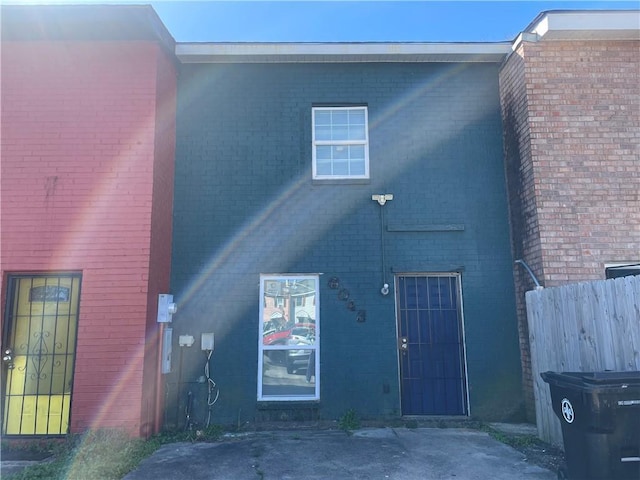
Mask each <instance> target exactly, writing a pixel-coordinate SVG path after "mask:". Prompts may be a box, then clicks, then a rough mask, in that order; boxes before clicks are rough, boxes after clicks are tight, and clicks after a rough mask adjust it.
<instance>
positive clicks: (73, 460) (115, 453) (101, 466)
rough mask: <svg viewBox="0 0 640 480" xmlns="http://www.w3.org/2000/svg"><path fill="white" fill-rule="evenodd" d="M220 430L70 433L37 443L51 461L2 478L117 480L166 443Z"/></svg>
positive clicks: (211, 436) (213, 435) (214, 435)
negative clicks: (143, 435) (134, 435)
mask: <svg viewBox="0 0 640 480" xmlns="http://www.w3.org/2000/svg"><path fill="white" fill-rule="evenodd" d="M221 434H222V429H221V428H220V427H217V426H214V427H210V428H208V429H206V430H198V431H195V432H178V433H163V434H161V435H158V436H154V437H151V438H150V439H148V440H144V439H140V438H131V437H130V436H129V435H127V434H126V433H124V432H122V431H119V430H94V431H89V432H87V433H84V434H82V435H70V436H69V437H67V438H66V439H64V440H62V441H49V442H39V443H38V447H37V450H38V451H39V453H51V454H52V460H50V461H45V462H40V463H38V464H36V465H33V466H31V467H28V468H26V469H24V470H22V471H21V472H18V473H15V474H12V475H3V476H2V478H3V480H45V479H46V480H63V479H64V480H87V479H92V480H120V479H121V478H122V477H123V476H124V475H126V474H127V473H129V472H130V471H131V470H133V469H135V468H136V467H137V466H138V464H139V463H140V462H141V461H142V460H144V459H145V458H147V457H148V456H149V455H151V454H152V453H153V452H155V451H156V450H157V449H158V448H159V447H161V446H162V445H164V444H166V443H173V442H178V441H192V442H195V441H214V440H217V439H218V438H220V435H221ZM26 445H27V444H18V446H12V445H11V443H10V442H6V441H5V442H3V445H2V450H3V451H5V452H6V451H7V450H12V449H16V448H18V449H23V450H24V449H30V448H33V447H28V446H26Z"/></svg>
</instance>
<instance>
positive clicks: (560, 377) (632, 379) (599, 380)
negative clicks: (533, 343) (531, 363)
mask: <svg viewBox="0 0 640 480" xmlns="http://www.w3.org/2000/svg"><path fill="white" fill-rule="evenodd" d="M540 376H541V377H542V379H543V380H544V381H545V382H547V383H557V382H562V383H571V384H574V385H585V384H587V385H594V386H596V385H597V386H620V385H634V386H640V371H630V372H609V371H605V372H562V373H559V372H552V371H549V372H542V373H541V374H540Z"/></svg>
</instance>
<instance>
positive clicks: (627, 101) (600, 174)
mask: <svg viewBox="0 0 640 480" xmlns="http://www.w3.org/2000/svg"><path fill="white" fill-rule="evenodd" d="M638 52H640V42H638V41H602V40H600V41H548V40H543V41H540V42H523V43H521V44H520V45H519V46H518V48H517V49H516V50H515V51H514V53H513V54H512V55H511V56H510V57H509V58H508V59H507V61H506V62H505V64H504V66H503V68H502V70H501V72H500V88H501V102H502V114H503V122H504V132H505V135H504V148H505V162H506V164H505V167H506V176H507V185H508V189H509V203H510V216H511V235H512V248H513V253H514V259H517V258H522V259H524V260H525V261H526V262H527V263H528V264H529V266H530V267H531V268H532V270H533V271H534V273H535V274H536V276H537V277H538V279H539V281H540V282H541V283H542V284H543V285H545V286H547V287H549V286H555V285H560V284H565V283H571V282H578V281H585V280H594V279H603V278H604V264H605V263H609V262H616V261H631V260H636V261H637V260H638V259H639V257H640V84H639V82H638V79H639V78H640V55H638ZM515 278H516V295H517V299H516V300H517V307H518V321H519V332H520V347H521V354H522V366H523V385H524V389H525V394H526V397H527V412H528V414H529V416H530V417H531V416H532V415H533V411H532V410H531V407H532V405H533V403H532V402H533V393H532V379H531V367H530V358H529V342H528V328H527V322H526V312H525V309H524V293H525V291H526V290H529V289H531V288H533V286H534V284H533V282H532V281H531V280H530V278H529V277H528V275H527V274H526V272H525V271H524V270H523V269H520V268H517V269H516V274H515Z"/></svg>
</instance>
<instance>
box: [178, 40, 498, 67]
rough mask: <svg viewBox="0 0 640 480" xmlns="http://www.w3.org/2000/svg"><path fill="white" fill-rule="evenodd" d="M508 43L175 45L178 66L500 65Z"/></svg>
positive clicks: (230, 43) (248, 43)
mask: <svg viewBox="0 0 640 480" xmlns="http://www.w3.org/2000/svg"><path fill="white" fill-rule="evenodd" d="M510 48H511V44H510V42H495V43H417V42H416V43H407V42H375V43H374V42H371V43H366V42H351V43H348V42H340V43H330V42H329V43H305V42H303V43H250V42H247V43H245V42H242V43H240V42H237V43H233V42H228V43H178V44H176V56H177V57H178V59H179V60H180V61H181V62H182V63H240V62H242V63H328V62H331V63H333V62H338V63H339V62H352V63H353V62H356V63H357V62H438V61H439V62H500V61H502V59H503V58H504V56H505V55H506V54H507V53H508V52H509V51H510Z"/></svg>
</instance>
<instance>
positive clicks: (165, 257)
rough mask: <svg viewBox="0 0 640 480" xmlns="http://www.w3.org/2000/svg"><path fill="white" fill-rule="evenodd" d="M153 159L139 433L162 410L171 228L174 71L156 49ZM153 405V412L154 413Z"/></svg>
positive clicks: (146, 429)
mask: <svg viewBox="0 0 640 480" xmlns="http://www.w3.org/2000/svg"><path fill="white" fill-rule="evenodd" d="M157 62H158V69H157V90H156V117H155V120H156V124H155V125H156V126H155V128H156V131H155V161H154V169H153V204H152V209H151V251H150V262H151V263H150V269H149V297H148V303H147V312H148V315H147V344H148V346H149V348H147V350H146V353H147V355H146V357H145V364H144V388H143V398H142V411H143V414H146V418H145V420H144V423H143V425H142V433H143V434H144V435H145V436H146V435H147V434H148V433H153V432H155V430H156V429H157V425H155V426H154V424H155V420H156V419H155V418H153V415H154V413H159V412H161V411H162V406H161V404H156V399H157V398H158V397H157V395H158V393H160V397H159V398H163V397H164V394H163V392H162V391H161V390H160V392H159V391H158V389H162V385H161V384H159V382H157V381H156V380H157V378H158V375H159V371H158V369H159V368H160V364H159V362H158V354H159V353H160V352H159V348H160V346H161V344H162V342H161V334H162V333H161V328H160V326H159V325H158V323H157V321H156V318H157V311H158V294H159V293H169V273H170V271H171V234H172V227H173V215H172V213H173V176H174V175H173V174H174V165H175V127H176V125H175V123H176V82H177V79H176V71H175V67H174V64H173V62H172V61H171V60H170V59H168V58H167V57H166V55H164V53H163V52H162V51H158V52H157ZM156 408H157V412H156Z"/></svg>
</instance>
